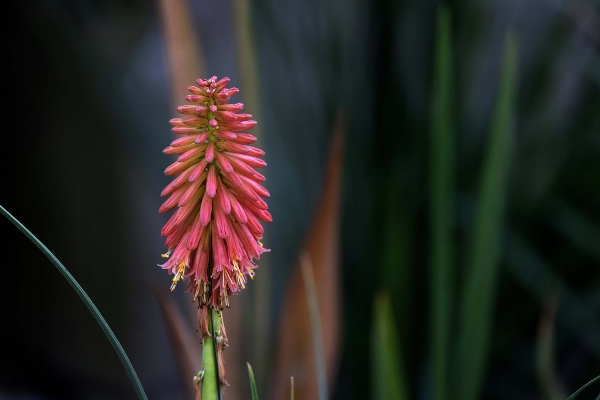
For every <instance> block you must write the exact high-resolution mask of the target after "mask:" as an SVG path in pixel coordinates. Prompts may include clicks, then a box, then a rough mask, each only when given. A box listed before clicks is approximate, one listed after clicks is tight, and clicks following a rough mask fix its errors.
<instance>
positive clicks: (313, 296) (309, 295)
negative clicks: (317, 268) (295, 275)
mask: <svg viewBox="0 0 600 400" xmlns="http://www.w3.org/2000/svg"><path fill="white" fill-rule="evenodd" d="M300 266H301V267H302V277H303V278H304V287H305V289H306V299H307V301H308V311H309V314H310V327H311V333H312V340H313V351H314V353H315V364H316V368H317V385H318V387H319V399H320V400H327V399H329V390H328V388H327V371H326V369H325V352H324V348H323V336H322V333H321V332H322V329H321V317H320V315H319V299H318V298H317V284H316V282H315V275H314V274H313V267H312V262H311V260H310V256H309V255H308V254H307V253H302V255H301V257H300Z"/></svg>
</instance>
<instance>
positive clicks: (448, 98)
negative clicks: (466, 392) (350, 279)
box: [429, 7, 455, 400]
mask: <svg viewBox="0 0 600 400" xmlns="http://www.w3.org/2000/svg"><path fill="white" fill-rule="evenodd" d="M450 42H451V27H450V12H449V11H448V9H447V8H446V7H441V8H440V9H439V12H438V20H437V32H436V43H435V51H434V59H433V88H432V93H431V103H432V107H431V135H430V158H429V161H430V167H429V168H430V179H431V187H430V190H431V202H430V215H429V218H430V227H431V278H430V296H431V299H430V301H431V314H430V315H431V320H430V329H431V332H430V340H431V343H430V346H431V368H432V371H431V374H432V378H433V391H434V398H435V399H436V400H445V399H447V398H448V351H449V340H450V337H449V335H450V324H451V320H452V304H453V295H452V292H453V290H452V285H453V280H452V275H453V274H452V271H453V267H452V264H453V262H452V260H453V258H454V243H453V239H452V229H453V225H454V224H453V215H454V206H455V204H454V175H455V172H454V170H455V166H454V134H453V129H452V53H451V48H450Z"/></svg>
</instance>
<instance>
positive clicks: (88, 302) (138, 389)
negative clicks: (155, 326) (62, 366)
mask: <svg viewBox="0 0 600 400" xmlns="http://www.w3.org/2000/svg"><path fill="white" fill-rule="evenodd" d="M0 213H2V215H4V216H5V217H6V218H8V220H9V221H10V222H12V223H13V225H14V226H16V227H17V228H18V229H19V230H20V231H21V232H22V233H23V234H24V235H25V236H27V238H28V239H29V240H31V241H32V242H33V244H35V245H36V246H37V248H38V249H40V250H41V251H42V253H44V255H45V256H46V257H47V258H48V259H49V260H50V262H51V263H52V264H53V265H54V266H55V267H56V269H57V270H58V272H60V273H61V275H62V276H63V277H64V278H65V279H66V280H67V282H69V285H71V287H72V288H73V290H75V293H77V295H78V296H79V298H81V300H82V301H83V303H84V304H85V306H86V307H87V308H88V310H90V312H91V313H92V315H93V316H94V318H95V319H96V322H98V325H100V328H102V331H103V332H104V334H105V335H106V337H107V338H108V341H109V342H110V344H111V345H112V347H113V349H115V352H116V353H117V356H119V359H120V360H121V363H122V364H123V367H124V368H125V371H126V372H127V375H128V376H129V379H130V380H131V383H132V385H133V388H134V389H135V393H136V395H137V398H138V399H144V400H147V397H146V393H145V392H144V388H143V387H142V384H141V382H140V380H139V378H138V376H137V374H136V373H135V370H134V369H133V365H131V362H130V361H129V358H128V357H127V354H126V353H125V350H123V347H122V346H121V343H119V340H118V339H117V337H116V336H115V334H114V333H113V331H112V329H110V326H108V323H107V322H106V320H105V319H104V317H103V316H102V314H100V311H98V309H97V308H96V306H95V305H94V303H93V302H92V299H90V298H89V296H88V295H87V293H86V292H85V291H84V290H83V288H82V287H81V286H80V285H79V283H77V281H76V280H75V278H73V275H71V274H70V273H69V271H68V270H67V269H66V268H65V266H64V265H62V263H61V262H60V261H59V260H58V258H56V257H55V256H54V254H52V252H51V251H50V250H49V249H48V248H47V247H46V246H45V245H44V244H43V243H42V242H40V240H39V239H38V238H36V237H35V236H34V235H33V233H31V232H30V231H29V230H28V229H27V228H25V226H24V225H23V224H21V223H20V222H19V220H17V219H16V218H15V217H13V216H12V215H11V214H10V213H9V212H8V211H6V209H5V208H4V207H2V206H0Z"/></svg>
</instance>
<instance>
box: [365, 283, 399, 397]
mask: <svg viewBox="0 0 600 400" xmlns="http://www.w3.org/2000/svg"><path fill="white" fill-rule="evenodd" d="M393 315H394V314H393V312H392V302H391V300H390V296H389V295H388V294H387V293H383V294H381V293H380V294H378V295H377V296H376V297H375V313H374V316H373V318H374V320H373V323H372V325H371V326H372V329H373V332H372V336H371V371H372V374H373V377H372V380H371V385H372V391H371V398H372V399H373V400H406V399H408V396H407V391H406V383H405V380H404V371H403V370H402V366H401V365H402V361H401V360H400V359H399V356H398V354H399V344H398V337H399V336H398V332H397V330H396V324H395V323H394V316H393Z"/></svg>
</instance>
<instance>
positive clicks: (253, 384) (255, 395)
mask: <svg viewBox="0 0 600 400" xmlns="http://www.w3.org/2000/svg"><path fill="white" fill-rule="evenodd" d="M246 365H247V366H248V377H249V378H250V390H251V391H252V400H258V392H257V391H256V382H255V381H254V372H252V367H251V366H250V363H246Z"/></svg>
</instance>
